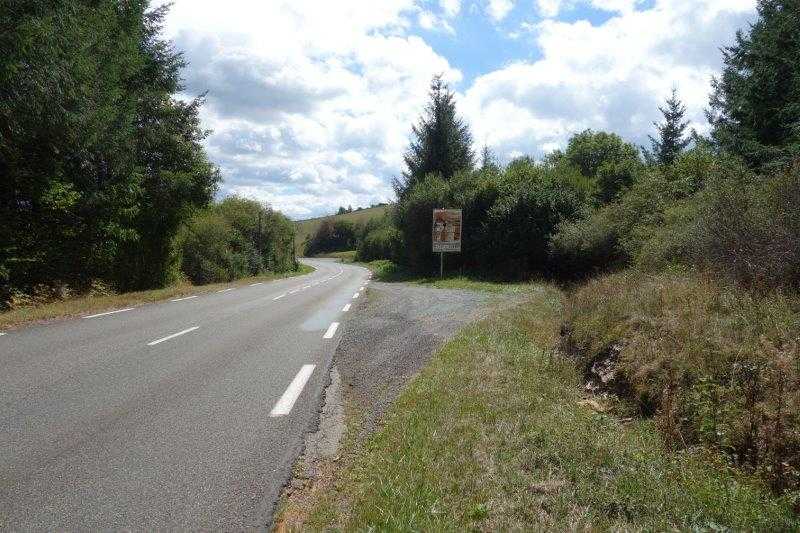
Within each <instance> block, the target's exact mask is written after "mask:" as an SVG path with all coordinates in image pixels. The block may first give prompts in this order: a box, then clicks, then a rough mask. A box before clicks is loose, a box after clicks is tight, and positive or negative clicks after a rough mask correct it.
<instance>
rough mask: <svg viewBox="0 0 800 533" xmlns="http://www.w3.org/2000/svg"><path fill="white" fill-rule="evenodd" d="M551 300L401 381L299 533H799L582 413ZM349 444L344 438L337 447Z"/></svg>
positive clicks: (770, 507)
mask: <svg viewBox="0 0 800 533" xmlns="http://www.w3.org/2000/svg"><path fill="white" fill-rule="evenodd" d="M562 298H563V297H562V295H561V293H560V292H559V291H557V290H556V289H554V288H552V287H546V286H541V287H539V288H538V289H537V290H536V291H535V292H534V293H533V295H532V299H531V302H530V303H529V304H526V305H524V306H523V307H522V308H520V309H516V310H513V311H510V312H506V313H504V314H503V315H502V316H499V317H496V318H494V319H490V320H488V321H485V322H483V323H480V324H477V325H475V326H472V327H469V328H467V329H466V330H465V331H464V332H463V333H462V334H460V335H459V336H458V337H457V338H455V339H454V340H453V341H451V342H449V343H448V344H447V345H446V346H445V347H444V348H443V349H442V350H441V351H440V352H439V353H438V354H437V355H436V356H435V357H434V359H433V360H432V361H431V363H430V364H429V365H428V366H427V367H426V368H425V369H424V370H423V371H422V373H421V374H420V375H419V376H418V377H417V378H416V379H415V380H414V381H413V382H412V383H411V385H410V386H409V388H408V389H407V390H406V391H405V392H404V393H403V394H402V395H401V397H400V398H399V399H398V401H397V402H396V403H395V405H394V407H393V408H392V410H391V411H390V413H389V414H388V416H387V419H386V423H385V426H384V427H383V428H382V430H381V431H380V432H379V433H377V434H375V435H374V436H372V437H371V438H369V439H368V441H367V442H366V443H363V444H362V445H356V444H350V445H349V446H350V449H347V448H346V449H345V450H343V452H342V454H341V457H342V459H341V461H340V464H342V465H343V466H342V469H341V471H340V472H339V474H338V477H337V479H336V481H334V482H333V483H332V484H331V485H329V486H327V487H325V488H322V489H321V491H320V493H319V496H318V497H317V498H316V500H315V501H316V503H315V505H312V506H311V508H310V509H307V512H308V514H307V516H308V521H307V522H306V524H305V526H306V527H308V528H311V529H324V528H327V527H330V526H334V527H340V528H344V529H346V530H353V529H358V530H366V529H372V528H376V529H379V530H382V529H389V530H421V531H429V530H467V529H476V528H477V529H481V530H497V529H500V530H504V529H549V530H565V529H584V528H590V529H608V528H613V529H626V530H638V529H656V530H664V529H672V528H681V529H684V528H690V527H700V528H716V527H719V526H723V527H730V528H734V529H757V530H766V529H769V530H776V529H792V528H797V527H798V526H800V524H798V523H797V521H796V519H795V518H794V517H793V515H792V513H791V510H790V507H789V505H788V504H787V503H786V502H785V501H783V500H780V499H776V498H774V497H773V496H771V495H770V493H769V491H768V490H767V489H766V488H765V487H764V486H763V485H762V484H761V482H760V481H758V480H757V479H753V478H748V477H745V476H743V475H742V474H740V473H737V472H736V471H734V470H732V469H729V468H727V467H726V466H725V465H724V464H723V463H717V462H716V461H715V458H714V457H713V456H704V455H701V454H702V453H703V452H700V451H693V452H674V453H668V452H666V451H665V449H664V448H665V447H664V442H663V441H662V440H661V438H660V436H659V432H658V431H657V429H656V428H655V426H654V424H653V422H652V421H649V420H633V421H628V422H622V421H620V420H618V419H617V418H616V417H613V416H608V415H605V414H602V413H600V412H598V411H596V410H593V409H589V408H587V407H585V406H584V405H582V404H581V403H580V402H581V401H582V395H581V390H580V387H579V384H580V377H579V374H578V372H577V370H576V368H575V365H574V364H573V362H572V361H570V360H567V359H565V358H563V357H561V356H559V355H554V353H553V350H552V349H551V347H552V346H554V345H555V343H556V342H557V339H558V335H559V333H558V331H559V327H560V324H561V321H562V316H563V310H562V305H563V302H562ZM353 440H354V439H352V438H351V439H349V440H348V442H351V443H352V441H353Z"/></svg>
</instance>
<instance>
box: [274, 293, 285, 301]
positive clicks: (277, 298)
mask: <svg viewBox="0 0 800 533" xmlns="http://www.w3.org/2000/svg"><path fill="white" fill-rule="evenodd" d="M284 296H286V295H285V294H281V295H280V296H276V297H275V298H273V300H280V299H281V298H283V297H284Z"/></svg>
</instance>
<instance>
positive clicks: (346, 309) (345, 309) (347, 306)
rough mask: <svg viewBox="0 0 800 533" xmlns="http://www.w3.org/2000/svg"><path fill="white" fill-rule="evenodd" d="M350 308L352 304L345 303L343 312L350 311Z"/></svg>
mask: <svg viewBox="0 0 800 533" xmlns="http://www.w3.org/2000/svg"><path fill="white" fill-rule="evenodd" d="M349 310H350V304H347V305H345V306H344V307H342V313H346V312H348V311H349Z"/></svg>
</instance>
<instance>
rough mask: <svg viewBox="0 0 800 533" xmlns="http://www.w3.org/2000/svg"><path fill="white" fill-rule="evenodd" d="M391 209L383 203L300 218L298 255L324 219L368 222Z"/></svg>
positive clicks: (296, 245) (297, 238)
mask: <svg viewBox="0 0 800 533" xmlns="http://www.w3.org/2000/svg"><path fill="white" fill-rule="evenodd" d="M389 209H390V206H388V205H382V206H378V207H369V208H367V209H362V210H361V211H353V212H352V213H345V214H343V215H329V216H326V217H318V218H309V219H307V220H298V221H297V222H295V227H296V230H297V233H296V234H295V240H294V245H295V252H296V253H297V255H303V243H304V242H305V241H306V238H307V237H308V236H310V235H312V234H313V233H314V232H315V231H317V228H318V227H319V225H320V224H322V221H323V220H325V219H331V220H349V221H351V222H357V223H358V222H366V221H367V220H370V219H372V218H378V217H382V216H383V215H385V214H386V213H387V212H388V211H389Z"/></svg>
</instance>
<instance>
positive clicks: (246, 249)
mask: <svg viewBox="0 0 800 533" xmlns="http://www.w3.org/2000/svg"><path fill="white" fill-rule="evenodd" d="M293 231H294V226H293V225H292V223H291V221H289V220H288V219H287V218H286V217H285V216H283V215H282V214H280V213H277V212H275V211H273V210H272V209H270V208H269V207H266V206H264V205H262V204H260V203H259V202H257V201H255V200H249V199H246V198H241V197H238V196H231V197H228V198H225V199H224V200H223V201H222V202H220V203H218V204H215V205H214V206H212V207H211V208H209V209H207V210H205V211H203V212H201V213H199V214H198V215H197V216H195V217H194V218H192V219H191V221H189V222H188V223H187V224H185V225H184V226H183V227H182V228H181V232H180V235H179V237H178V242H179V245H180V251H181V257H182V261H181V268H182V270H183V273H184V274H185V275H186V276H187V277H188V278H189V279H190V280H191V281H192V282H193V283H195V284H198V285H200V284H205V283H215V282H222V281H232V280H234V279H237V278H241V277H245V276H255V275H258V274H263V273H265V272H287V271H289V270H295V269H296V265H295V263H294V256H293V253H292V232H293Z"/></svg>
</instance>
